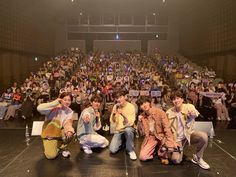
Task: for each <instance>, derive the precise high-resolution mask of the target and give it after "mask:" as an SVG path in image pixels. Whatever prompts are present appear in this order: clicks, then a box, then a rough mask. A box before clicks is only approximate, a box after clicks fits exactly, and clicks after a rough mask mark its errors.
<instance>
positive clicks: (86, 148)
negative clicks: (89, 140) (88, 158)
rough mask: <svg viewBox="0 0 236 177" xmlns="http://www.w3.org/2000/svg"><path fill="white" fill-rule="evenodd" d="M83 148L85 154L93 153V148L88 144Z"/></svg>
mask: <svg viewBox="0 0 236 177" xmlns="http://www.w3.org/2000/svg"><path fill="white" fill-rule="evenodd" d="M83 150H84V153H85V154H92V153H93V151H92V150H91V148H89V147H87V146H84V147H83Z"/></svg>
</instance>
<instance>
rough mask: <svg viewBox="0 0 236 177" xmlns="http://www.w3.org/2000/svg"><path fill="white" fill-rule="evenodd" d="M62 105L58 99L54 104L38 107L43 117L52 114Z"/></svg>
mask: <svg viewBox="0 0 236 177" xmlns="http://www.w3.org/2000/svg"><path fill="white" fill-rule="evenodd" d="M59 104H60V101H59V99H56V100H54V101H52V102H49V103H43V104H40V105H38V107H37V110H38V111H39V112H40V113H41V114H43V115H48V114H49V113H50V111H51V110H52V109H53V108H55V107H56V106H58V105H59Z"/></svg>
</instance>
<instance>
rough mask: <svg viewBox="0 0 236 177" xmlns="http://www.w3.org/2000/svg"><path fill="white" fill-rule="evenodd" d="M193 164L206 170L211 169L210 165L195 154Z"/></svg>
mask: <svg viewBox="0 0 236 177" xmlns="http://www.w3.org/2000/svg"><path fill="white" fill-rule="evenodd" d="M192 162H193V163H195V164H197V165H199V166H200V167H201V168H203V169H205V170H208V169H210V165H208V163H206V162H205V161H204V160H203V159H202V158H199V157H198V156H197V155H196V154H193V158H192Z"/></svg>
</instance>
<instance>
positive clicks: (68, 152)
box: [61, 150, 70, 158]
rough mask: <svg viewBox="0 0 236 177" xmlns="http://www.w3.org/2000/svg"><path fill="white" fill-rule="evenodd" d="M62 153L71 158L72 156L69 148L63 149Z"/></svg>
mask: <svg viewBox="0 0 236 177" xmlns="http://www.w3.org/2000/svg"><path fill="white" fill-rule="evenodd" d="M61 154H62V156H63V157H65V158H69V157H70V151H68V150H63V151H62V153H61Z"/></svg>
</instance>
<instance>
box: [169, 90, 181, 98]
mask: <svg viewBox="0 0 236 177" xmlns="http://www.w3.org/2000/svg"><path fill="white" fill-rule="evenodd" d="M177 97H179V98H184V94H183V93H182V92H181V91H179V90H177V91H175V92H172V94H171V96H170V99H171V100H174V99H175V98H177Z"/></svg>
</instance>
